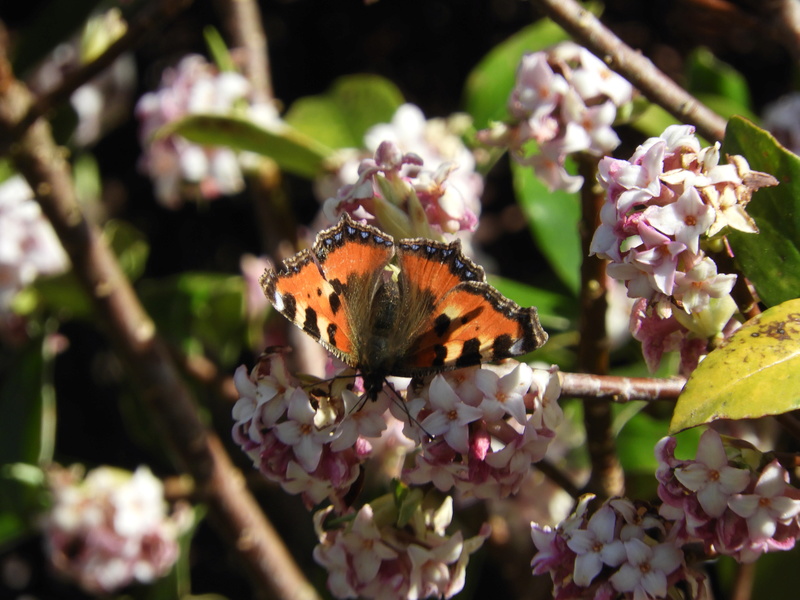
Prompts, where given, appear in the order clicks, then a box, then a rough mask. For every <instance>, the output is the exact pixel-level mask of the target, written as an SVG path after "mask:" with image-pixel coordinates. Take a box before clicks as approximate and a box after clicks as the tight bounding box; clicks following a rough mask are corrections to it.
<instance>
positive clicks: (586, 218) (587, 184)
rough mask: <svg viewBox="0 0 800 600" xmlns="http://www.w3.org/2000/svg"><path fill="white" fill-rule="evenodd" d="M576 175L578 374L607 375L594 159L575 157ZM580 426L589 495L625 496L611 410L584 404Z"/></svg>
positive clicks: (607, 405) (599, 192)
mask: <svg viewBox="0 0 800 600" xmlns="http://www.w3.org/2000/svg"><path fill="white" fill-rule="evenodd" d="M576 160H577V163H578V172H579V173H580V174H581V175H582V176H583V188H581V221H580V223H579V229H580V237H581V251H582V256H583V261H582V262H581V297H580V316H579V323H578V329H579V330H580V341H579V343H578V369H579V370H580V371H582V372H584V373H591V374H596V375H605V374H606V372H607V371H608V360H609V359H608V336H607V335H606V311H607V310H608V300H607V298H606V291H607V289H606V263H605V261H603V260H600V258H598V257H597V256H589V248H590V246H591V241H592V236H593V234H594V231H595V230H596V229H597V227H598V226H599V224H600V209H601V208H602V206H603V203H604V202H605V197H604V194H603V191H602V189H600V187H599V185H598V184H597V180H596V177H597V163H598V160H599V159H598V158H597V157H595V156H590V155H588V154H583V153H582V154H580V155H578V156H576ZM583 423H584V427H585V428H586V446H587V449H588V451H589V459H590V460H591V463H592V472H591V475H590V477H589V482H588V484H587V490H588V491H590V492H594V493H595V494H598V495H601V496H604V497H607V498H609V497H611V496H621V495H622V494H623V493H624V492H625V474H624V472H623V471H622V465H621V464H620V462H619V457H618V456H617V445H616V442H615V441H614V431H613V427H612V415H611V404H610V403H608V402H604V401H597V400H590V399H584V402H583Z"/></svg>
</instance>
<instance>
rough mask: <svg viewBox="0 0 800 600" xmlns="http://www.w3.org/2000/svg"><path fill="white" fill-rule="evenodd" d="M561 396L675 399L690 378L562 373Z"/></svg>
mask: <svg viewBox="0 0 800 600" xmlns="http://www.w3.org/2000/svg"><path fill="white" fill-rule="evenodd" d="M558 376H559V378H560V379H561V395H562V396H564V397H569V398H593V399H595V400H611V401H612V402H620V403H625V402H631V401H634V400H644V401H646V402H654V401H659V400H660V401H666V402H674V401H675V400H677V399H678V396H679V395H680V393H681V391H683V386H685V385H686V379H684V378H683V377H672V378H670V379H656V378H650V377H616V376H610V375H605V376H603V375H591V374H588V373H559V374H558Z"/></svg>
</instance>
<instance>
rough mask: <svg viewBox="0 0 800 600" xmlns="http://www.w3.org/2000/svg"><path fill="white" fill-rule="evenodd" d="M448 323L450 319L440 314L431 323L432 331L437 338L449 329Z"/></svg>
mask: <svg viewBox="0 0 800 600" xmlns="http://www.w3.org/2000/svg"><path fill="white" fill-rule="evenodd" d="M450 323H451V320H450V317H448V316H447V315H446V314H444V313H442V314H440V315H439V316H438V317H436V320H435V321H434V322H433V331H434V332H436V335H437V336H439V337H442V336H443V335H444V334H445V333H447V330H448V329H449V328H450Z"/></svg>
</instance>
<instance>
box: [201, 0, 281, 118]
mask: <svg viewBox="0 0 800 600" xmlns="http://www.w3.org/2000/svg"><path fill="white" fill-rule="evenodd" d="M214 4H215V6H216V7H217V11H218V12H219V13H220V14H221V15H222V20H223V21H224V22H225V28H226V29H227V31H228V33H229V34H230V36H231V40H232V42H233V46H234V48H238V49H240V50H241V51H242V54H243V59H244V60H243V64H242V67H243V72H244V75H245V76H246V77H247V79H248V80H250V83H251V84H252V86H253V92H254V100H256V101H257V102H271V101H272V100H273V97H274V92H273V90H272V77H271V71H270V64H269V52H268V49H267V36H266V35H265V34H264V28H263V27H262V25H261V22H262V19H261V9H259V7H258V3H257V2H256V1H255V0H216V2H215V3H214Z"/></svg>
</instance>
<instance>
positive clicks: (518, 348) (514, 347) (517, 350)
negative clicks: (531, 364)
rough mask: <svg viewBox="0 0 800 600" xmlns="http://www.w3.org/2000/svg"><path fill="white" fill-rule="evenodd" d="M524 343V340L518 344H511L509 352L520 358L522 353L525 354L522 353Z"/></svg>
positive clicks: (518, 341) (517, 342)
mask: <svg viewBox="0 0 800 600" xmlns="http://www.w3.org/2000/svg"><path fill="white" fill-rule="evenodd" d="M523 343H524V342H523V340H517V341H516V342H514V343H513V344H511V347H510V348H509V349H508V351H509V352H510V353H511V354H513V355H515V356H519V355H520V354H522V353H523V352H522V345H523Z"/></svg>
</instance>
